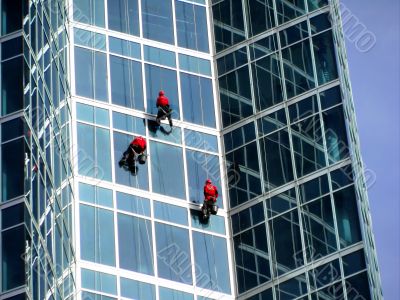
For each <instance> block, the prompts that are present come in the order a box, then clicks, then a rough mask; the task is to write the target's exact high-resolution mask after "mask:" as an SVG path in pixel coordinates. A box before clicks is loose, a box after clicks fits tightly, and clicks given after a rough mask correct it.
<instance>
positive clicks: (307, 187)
mask: <svg viewBox="0 0 400 300" xmlns="http://www.w3.org/2000/svg"><path fill="white" fill-rule="evenodd" d="M299 190H300V201H301V202H303V203H305V202H307V201H310V200H312V199H315V198H318V197H319V196H322V195H325V194H327V193H329V182H328V176H326V175H322V176H320V177H318V178H316V179H313V180H311V181H308V182H306V183H303V184H302V185H300V187H299Z"/></svg>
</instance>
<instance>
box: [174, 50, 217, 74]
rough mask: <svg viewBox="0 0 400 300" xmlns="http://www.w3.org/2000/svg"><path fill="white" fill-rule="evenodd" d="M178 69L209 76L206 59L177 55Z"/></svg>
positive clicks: (209, 67)
mask: <svg viewBox="0 0 400 300" xmlns="http://www.w3.org/2000/svg"><path fill="white" fill-rule="evenodd" d="M179 68H180V69H181V70H183V71H188V72H192V73H198V74H202V75H206V76H211V64H210V61H209V60H207V59H202V58H198V57H194V56H190V55H186V54H179Z"/></svg>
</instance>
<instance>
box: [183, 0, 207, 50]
mask: <svg viewBox="0 0 400 300" xmlns="http://www.w3.org/2000/svg"><path fill="white" fill-rule="evenodd" d="M175 13H176V31H177V35H178V46H180V47H183V48H189V49H193V50H197V51H202V52H209V49H208V32H207V15H206V8H205V7H202V6H198V5H194V4H191V3H185V2H182V1H178V0H176V1H175Z"/></svg>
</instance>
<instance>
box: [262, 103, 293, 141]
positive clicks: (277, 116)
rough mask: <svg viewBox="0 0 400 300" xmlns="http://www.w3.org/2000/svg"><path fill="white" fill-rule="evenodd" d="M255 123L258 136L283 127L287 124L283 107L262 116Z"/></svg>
mask: <svg viewBox="0 0 400 300" xmlns="http://www.w3.org/2000/svg"><path fill="white" fill-rule="evenodd" d="M257 123H258V134H259V136H263V135H265V134H269V133H271V132H273V131H275V130H277V129H280V128H282V127H285V126H286V125H287V124H286V114H285V109H280V110H278V111H276V112H274V113H272V114H269V115H267V116H265V117H262V118H261V119H258V120H257Z"/></svg>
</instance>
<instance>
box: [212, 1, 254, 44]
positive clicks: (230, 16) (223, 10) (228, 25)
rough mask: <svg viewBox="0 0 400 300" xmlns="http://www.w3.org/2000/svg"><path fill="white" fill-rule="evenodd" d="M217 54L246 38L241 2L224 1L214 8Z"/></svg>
mask: <svg viewBox="0 0 400 300" xmlns="http://www.w3.org/2000/svg"><path fill="white" fill-rule="evenodd" d="M212 13H213V18H214V37H215V48H216V50H217V52H220V51H221V50H224V49H226V48H228V47H230V46H233V45H235V44H237V43H239V42H241V41H243V40H244V39H245V38H246V34H245V30H244V20H243V7H242V1H241V0H222V1H218V2H217V3H216V4H214V5H213V7H212Z"/></svg>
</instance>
